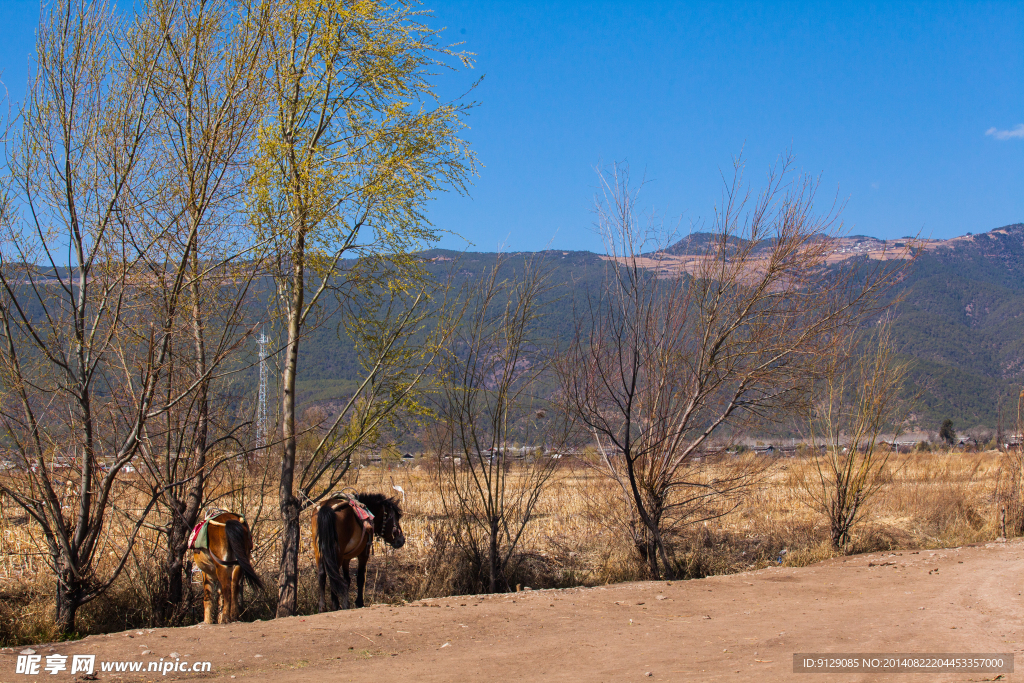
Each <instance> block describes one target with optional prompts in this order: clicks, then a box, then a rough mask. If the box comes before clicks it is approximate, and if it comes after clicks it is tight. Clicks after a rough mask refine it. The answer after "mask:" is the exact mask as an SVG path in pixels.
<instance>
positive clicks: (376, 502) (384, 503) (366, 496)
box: [356, 493, 402, 519]
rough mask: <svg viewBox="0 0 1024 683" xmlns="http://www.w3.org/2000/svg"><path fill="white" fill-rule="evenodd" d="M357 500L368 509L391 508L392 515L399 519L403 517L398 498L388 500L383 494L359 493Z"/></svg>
mask: <svg viewBox="0 0 1024 683" xmlns="http://www.w3.org/2000/svg"><path fill="white" fill-rule="evenodd" d="M356 500H358V501H359V502H360V503H362V504H363V505H365V506H366V507H368V508H373V507H387V508H390V510H391V512H392V514H394V515H395V516H396V517H398V518H399V519H401V517H402V507H401V506H400V505H399V504H398V498H388V497H387V496H385V495H384V494H383V493H357V494H356Z"/></svg>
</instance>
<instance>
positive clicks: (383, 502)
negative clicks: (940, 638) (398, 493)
mask: <svg viewBox="0 0 1024 683" xmlns="http://www.w3.org/2000/svg"><path fill="white" fill-rule="evenodd" d="M358 498H359V500H360V501H361V502H362V503H363V504H364V505H365V506H366V507H368V508H370V512H372V513H373V533H375V534H376V535H377V536H380V537H381V538H383V539H384V542H385V543H387V544H388V545H390V546H391V547H392V548H401V547H402V546H403V545H405V534H404V533H403V532H402V508H401V507H400V506H399V504H398V499H397V498H388V497H386V496H383V495H381V494H379V493H369V494H359V496H358Z"/></svg>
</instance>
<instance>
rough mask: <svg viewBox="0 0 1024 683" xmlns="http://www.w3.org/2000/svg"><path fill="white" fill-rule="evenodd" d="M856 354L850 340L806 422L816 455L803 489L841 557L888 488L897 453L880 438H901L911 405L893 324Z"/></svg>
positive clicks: (905, 366)
mask: <svg viewBox="0 0 1024 683" xmlns="http://www.w3.org/2000/svg"><path fill="white" fill-rule="evenodd" d="M855 349H856V347H855V345H854V340H853V338H851V340H850V341H849V342H848V347H847V349H845V350H844V352H843V353H841V354H839V355H837V356H836V357H834V358H832V359H830V362H829V364H828V365H827V366H826V368H825V372H824V373H823V377H822V380H821V385H820V387H819V390H818V392H817V396H816V397H815V400H814V402H813V404H812V410H811V414H810V417H809V420H808V422H809V427H810V431H809V433H810V441H811V446H812V448H814V455H813V456H812V462H813V470H812V472H811V473H810V474H809V477H808V478H807V480H805V481H804V490H805V491H806V493H807V496H808V501H809V502H810V504H811V506H812V507H813V508H814V509H815V510H816V511H818V512H820V513H821V514H823V515H825V517H826V518H827V519H828V522H829V538H830V539H831V542H832V547H833V548H835V549H837V550H840V549H842V548H845V547H846V545H847V544H848V543H849V542H850V530H851V529H852V528H853V526H854V525H855V524H857V523H858V522H859V521H860V520H861V519H862V518H863V516H864V514H865V512H866V511H867V510H868V509H869V503H870V501H871V498H872V497H874V496H875V495H876V494H877V493H878V490H879V489H880V488H881V486H882V485H883V484H884V483H885V481H886V473H887V469H888V467H889V465H890V464H891V462H892V458H893V449H892V447H891V445H890V444H888V443H883V442H882V441H881V435H882V433H883V432H886V431H892V432H893V433H898V429H899V422H900V418H901V416H902V415H903V414H904V412H905V410H906V406H907V405H908V401H907V400H906V398H907V397H906V396H904V393H903V392H904V389H905V386H904V385H905V382H906V379H907V374H908V370H909V363H908V361H906V360H903V359H900V358H899V356H898V353H897V349H896V345H895V343H894V341H893V338H892V320H891V319H885V320H883V321H882V322H881V323H879V324H878V326H877V327H876V328H875V330H874V334H873V337H872V339H871V340H870V341H869V342H868V348H867V349H866V352H863V353H859V354H858V352H857V351H856V350H855ZM819 441H821V442H823V444H822V446H821V450H819V449H818V442H819Z"/></svg>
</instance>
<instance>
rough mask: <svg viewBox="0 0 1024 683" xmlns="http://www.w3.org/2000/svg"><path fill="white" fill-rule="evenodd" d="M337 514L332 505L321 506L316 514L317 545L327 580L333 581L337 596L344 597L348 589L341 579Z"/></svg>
mask: <svg viewBox="0 0 1024 683" xmlns="http://www.w3.org/2000/svg"><path fill="white" fill-rule="evenodd" d="M336 523H337V513H335V512H334V508H332V507H331V506H330V505H321V506H320V511H319V512H317V513H316V536H317V539H316V543H317V547H318V548H319V549H320V562H321V563H323V567H324V571H325V572H327V578H328V579H330V581H331V589H332V590H334V592H335V594H336V595H339V596H340V595H344V594H345V592H346V591H347V587H346V586H345V584H344V582H343V581H342V579H341V567H339V565H338V554H339V553H338V531H337V528H336V527H335V524H336Z"/></svg>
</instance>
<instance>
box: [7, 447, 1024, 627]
mask: <svg viewBox="0 0 1024 683" xmlns="http://www.w3.org/2000/svg"><path fill="white" fill-rule="evenodd" d="M1013 459H1014V458H1013V456H1007V455H1006V454H1002V453H1000V452H998V451H987V452H976V453H961V452H954V453H946V452H920V453H917V452H915V453H913V454H908V455H904V456H899V462H896V463H895V464H894V466H893V467H892V468H891V472H890V474H889V477H888V479H887V482H886V484H885V485H884V486H883V487H882V489H881V490H880V492H879V495H878V497H877V498H876V499H875V500H874V502H873V504H872V505H871V506H870V512H869V514H868V516H867V517H866V518H865V520H864V522H863V523H862V524H861V525H859V526H858V527H857V529H856V530H855V533H854V542H853V547H852V548H851V552H854V553H860V552H872V551H879V550H897V549H899V550H902V549H922V548H940V547H951V546H961V545H966V544H970V543H976V542H981V541H987V540H992V539H994V538H996V537H997V536H999V535H1000V533H1001V529H1000V507H1001V506H1002V505H1003V503H1001V502H1000V501H1001V499H1000V497H999V495H998V494H997V488H998V487H997V484H998V482H999V480H1000V477H1001V476H1002V478H1003V479H1004V480H1005V477H1006V472H1007V471H1008V469H1009V467H1008V466H1009V464H1010V462H1011V461H1012V460H1013ZM524 466H525V465H524ZM711 466H714V465H711ZM810 467H811V465H810V461H808V460H806V459H804V458H801V457H791V458H781V459H777V460H775V461H774V462H773V463H772V464H771V466H770V467H769V469H768V470H767V471H766V475H765V477H764V479H763V480H762V481H761V482H760V484H759V485H758V486H756V487H755V488H754V489H752V490H751V491H750V493H749V494H748V495H747V496H746V497H744V498H743V499H742V500H741V501H740V503H739V505H738V506H737V507H735V509H732V510H731V511H730V512H728V513H727V514H725V515H724V516H723V517H721V518H719V519H716V520H713V521H710V522H706V523H698V524H695V525H693V526H691V527H689V528H687V529H686V530H685V531H684V532H683V533H682V534H680V536H679V538H678V539H677V541H676V546H675V548H676V555H677V558H678V560H679V565H680V567H681V569H682V571H683V572H684V573H685V574H686V575H687V576H688V577H691V578H697V577H704V576H710V575H721V574H729V573H734V572H737V571H744V570H749V569H760V568H763V567H768V566H779V565H782V566H803V565H807V564H811V563H814V562H818V561H820V560H824V559H827V558H829V557H832V556H834V555H835V553H834V551H833V550H832V549H831V548H830V547H829V544H828V531H827V525H826V524H825V520H824V519H823V518H822V517H820V516H819V515H816V514H815V513H814V512H813V511H812V510H811V509H810V508H809V507H808V505H807V504H806V499H805V496H804V494H803V492H802V489H801V486H800V481H801V479H802V477H805V476H807V475H809V474H810V473H811V472H810ZM268 471H269V468H268ZM1001 473H1002V475H1001ZM434 477H435V470H434V468H433V467H431V465H430V463H426V462H424V463H421V464H418V465H393V466H390V467H389V466H381V465H375V466H370V467H366V468H364V469H361V470H359V476H358V478H353V480H352V481H350V482H349V483H350V484H352V485H353V486H354V487H355V488H357V489H358V490H364V491H380V492H388V493H391V494H394V495H398V496H399V497H403V495H402V494H400V493H399V492H398V491H397V490H395V489H394V488H393V487H395V486H397V487H400V488H401V489H403V490H404V502H403V507H404V509H405V517H404V518H403V528H404V531H405V533H406V536H407V538H408V542H407V543H406V545H405V547H403V548H402V549H401V550H397V551H396V550H392V549H391V548H385V547H384V546H383V545H382V544H377V547H376V548H375V554H374V556H373V557H372V558H371V561H370V568H369V572H368V578H367V602H368V603H382V602H388V603H398V602H402V601H411V600H416V599H420V598H426V597H440V596H447V595H454V594H464V593H467V592H475V587H476V586H477V585H478V584H474V576H473V568H472V567H469V566H467V562H466V561H465V560H464V558H463V555H462V554H461V553H460V552H459V551H458V549H457V548H456V546H455V545H454V543H453V537H452V533H451V527H450V522H449V520H448V519H447V518H446V515H445V514H444V506H443V502H442V501H441V499H440V496H439V495H438V493H437V491H438V487H437V485H436V480H435V478H434ZM215 487H216V490H217V491H218V492H219V494H220V495H219V497H218V498H217V500H216V501H215V503H216V504H217V505H219V506H220V507H224V508H231V509H236V510H244V511H245V513H246V515H247V517H248V519H249V521H250V523H251V525H252V528H253V534H254V540H255V544H256V549H255V552H254V558H253V559H254V565H255V566H256V568H257V570H258V571H260V572H261V573H262V574H263V576H264V579H265V582H266V584H267V589H266V590H265V591H264V592H263V593H262V594H259V595H252V594H249V595H248V596H247V600H246V602H247V607H246V609H245V611H244V613H243V615H242V619H243V620H254V619H257V618H260V619H267V618H270V617H271V616H272V615H273V606H274V604H275V601H276V583H277V580H276V573H275V567H276V565H277V560H278V552H279V548H278V543H277V534H278V524H277V521H276V517H277V506H276V499H275V493H276V482H275V481H273V478H272V477H271V476H270V475H269V474H268V472H265V471H259V470H258V468H257V469H256V470H254V469H252V468H250V469H245V468H234V469H231V468H225V469H224V470H223V471H222V472H220V473H219V474H218V479H217V481H216V484H215ZM128 494H129V492H128V491H126V492H125V495H124V496H122V497H121V500H122V503H121V505H122V506H123V505H124V502H123V501H126V500H129V499H130V495H128ZM619 495H620V494H618V493H617V490H616V488H615V485H614V484H613V483H612V482H611V481H610V480H608V479H607V478H605V477H604V476H603V475H602V474H601V473H600V472H598V471H596V470H595V469H593V468H592V467H590V466H588V465H587V464H586V463H584V462H581V461H573V460H569V461H566V462H565V463H564V464H563V465H562V466H561V467H560V468H559V470H558V471H557V472H556V474H555V476H554V477H553V478H552V480H551V481H550V482H549V484H548V485H547V487H546V489H545V491H544V494H543V496H542V498H541V501H540V505H539V508H538V510H537V514H536V515H535V517H534V519H533V521H532V522H531V524H530V525H529V526H528V527H527V532H526V535H525V537H524V539H523V541H522V543H521V546H520V549H519V554H518V556H517V560H518V561H517V563H516V564H515V566H514V567H513V568H512V569H511V579H510V582H509V583H510V584H511V585H516V584H520V585H522V586H524V587H526V586H529V587H532V588H556V587H570V586H594V585H603V584H607V583H615V582H621V581H629V580H637V579H643V578H645V574H644V567H643V565H642V564H641V563H640V562H639V559H638V558H637V556H636V554H635V553H634V552H633V551H632V549H631V547H630V543H629V542H628V540H627V536H626V534H624V533H623V531H622V528H621V526H620V525H619V523H618V522H616V521H615V520H616V519H619V515H617V514H616V512H617V511H618V510H620V509H621V505H622V503H621V499H620V498H619V497H618V496H619ZM1010 514H1011V517H1012V516H1013V514H1015V513H1014V512H1013V511H1011V513H1010ZM309 515H310V513H309V511H307V512H306V513H305V517H306V521H305V522H304V526H303V556H302V557H301V559H300V568H301V577H302V578H301V583H300V596H299V597H300V601H299V608H300V612H302V613H310V612H313V611H314V610H315V604H316V598H315V593H314V590H315V570H314V568H313V567H312V553H311V551H310V547H309V534H308V529H309V527H308V517H309ZM130 516H131V511H130V509H126V508H123V507H122V508H120V509H119V510H118V512H117V514H115V515H113V516H112V517H111V518H110V520H109V534H108V536H109V538H108V543H110V544H111V548H110V549H109V550H108V551H106V552H107V553H108V554H110V551H112V550H113V549H115V546H116V545H117V543H118V539H122V538H124V535H123V533H122V532H123V530H124V528H125V527H126V525H127V523H128V521H129V519H130ZM1014 519H1015V518H1014ZM152 521H153V522H154V523H159V522H160V519H159V516H157V517H154V518H153V520H152ZM1008 524H1009V526H1010V532H1009V534H1008V535H1014V532H1013V527H1014V526H1015V525H1014V524H1013V523H1012V519H1011V520H1010V521H1009V522H1008ZM0 530H2V535H0V558H2V559H0V562H2V564H0V644H2V645H13V644H20V643H31V642H41V641H47V640H51V639H52V637H53V631H52V618H53V614H52V597H51V595H52V590H53V585H52V579H51V578H50V577H51V575H50V573H49V571H48V569H47V567H46V565H45V562H44V557H43V556H42V555H41V554H40V550H41V548H40V547H39V545H38V542H39V539H38V538H37V537H36V536H35V534H34V533H33V525H32V524H31V523H29V522H28V520H27V519H26V518H25V516H24V515H23V513H20V512H19V511H18V510H17V509H16V508H15V507H13V506H12V505H11V504H10V502H9V501H0ZM159 538H160V537H159V535H158V534H156V533H155V532H153V531H149V532H147V533H146V534H144V535H143V536H142V537H141V539H140V540H139V542H138V543H137V545H136V548H135V551H134V554H133V557H132V560H131V562H130V564H129V565H128V567H127V568H126V570H125V572H124V573H123V574H122V575H121V577H120V578H119V579H118V580H117V581H116V582H115V584H114V585H113V586H112V588H111V589H110V591H109V592H108V593H107V594H106V595H105V596H104V597H102V598H100V599H98V600H96V601H94V602H92V603H90V604H89V605H87V606H86V607H85V608H83V610H82V612H81V618H80V627H79V628H80V632H81V634H82V635H85V634H86V633H99V632H109V631H118V630H124V629H127V628H137V627H142V626H147V625H149V623H150V620H151V610H150V600H151V598H152V591H153V587H154V586H155V585H156V583H157V581H156V574H155V572H156V565H155V562H154V558H158V557H160V556H161V555H162V549H161V548H160V547H159ZM189 567H190V568H191V565H189ZM198 581H199V579H198V576H193V581H192V582H191V584H190V588H191V590H190V591H189V592H188V599H189V600H190V601H191V605H192V610H191V615H192V617H191V620H192V621H193V622H195V621H199V620H201V618H202V604H201V590H200V588H201V586H200V584H199V583H198Z"/></svg>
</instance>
